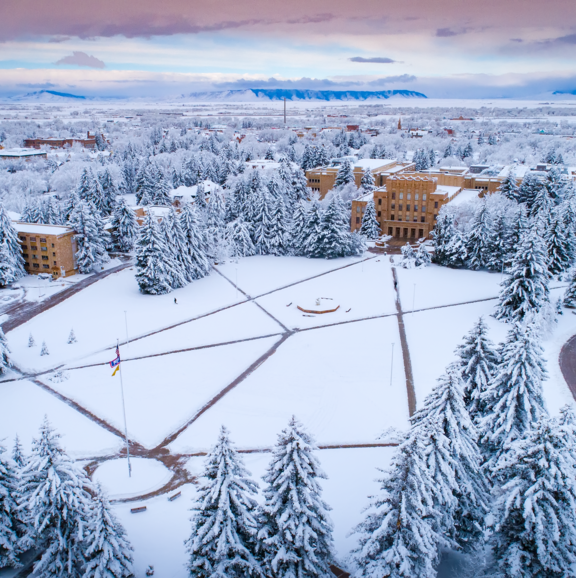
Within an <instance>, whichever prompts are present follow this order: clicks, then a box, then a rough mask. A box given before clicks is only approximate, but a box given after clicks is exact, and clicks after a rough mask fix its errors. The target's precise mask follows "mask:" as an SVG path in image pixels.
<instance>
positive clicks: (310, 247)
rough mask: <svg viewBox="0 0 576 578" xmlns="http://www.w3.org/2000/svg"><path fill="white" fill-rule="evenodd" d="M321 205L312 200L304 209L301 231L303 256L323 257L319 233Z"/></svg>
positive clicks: (320, 228)
mask: <svg viewBox="0 0 576 578" xmlns="http://www.w3.org/2000/svg"><path fill="white" fill-rule="evenodd" d="M322 221H323V219H322V207H321V206H320V203H319V202H318V201H316V200H313V201H312V202H311V203H310V205H309V207H308V210H307V211H306V221H305V225H304V229H303V231H302V237H303V244H302V255H304V256H305V257H309V258H310V257H323V254H322V249H323V248H322V246H321V245H320V235H321V231H322Z"/></svg>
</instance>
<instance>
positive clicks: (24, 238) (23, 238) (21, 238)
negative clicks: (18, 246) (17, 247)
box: [18, 237, 26, 243]
mask: <svg viewBox="0 0 576 578" xmlns="http://www.w3.org/2000/svg"><path fill="white" fill-rule="evenodd" d="M18 238H19V239H20V240H21V241H23V242H24V243H25V242H26V237H18Z"/></svg>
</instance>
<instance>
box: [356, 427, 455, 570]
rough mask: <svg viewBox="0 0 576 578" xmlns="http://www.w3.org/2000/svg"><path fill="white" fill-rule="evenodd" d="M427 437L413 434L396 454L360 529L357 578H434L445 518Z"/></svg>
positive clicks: (358, 531)
mask: <svg viewBox="0 0 576 578" xmlns="http://www.w3.org/2000/svg"><path fill="white" fill-rule="evenodd" d="M422 434H423V431H422V430H419V431H416V432H413V433H412V435H410V436H409V437H408V438H407V439H406V440H405V441H404V442H403V443H402V444H401V445H400V447H398V449H397V450H396V453H395V454H394V457H393V458H392V463H391V464H390V469H389V470H388V471H386V472H384V476H383V478H382V479H381V480H379V481H380V484H381V486H380V494H379V495H377V496H375V497H373V498H372V499H371V504H370V507H369V509H368V510H367V514H366V517H365V518H364V520H363V521H362V522H361V523H360V524H359V525H358V526H357V527H356V528H355V530H354V532H355V533H356V534H357V535H358V542H359V545H358V546H357V548H356V549H355V550H354V551H353V554H352V556H353V560H354V562H355V564H356V566H357V571H356V572H355V576H357V577H358V578H377V577H382V576H386V578H415V577H416V576H418V577H420V576H422V577H424V576H425V577H426V578H435V577H436V574H437V572H436V566H437V564H438V549H439V546H444V545H447V543H448V541H447V540H445V539H444V538H443V537H442V535H441V534H440V533H439V532H438V531H437V529H436V528H437V520H438V519H439V518H440V516H441V513H440V512H438V511H436V510H435V508H434V493H435V492H436V488H435V485H434V480H433V478H432V476H431V471H430V469H429V468H428V465H427V463H426V455H425V453H426V448H425V446H424V443H423V441H422Z"/></svg>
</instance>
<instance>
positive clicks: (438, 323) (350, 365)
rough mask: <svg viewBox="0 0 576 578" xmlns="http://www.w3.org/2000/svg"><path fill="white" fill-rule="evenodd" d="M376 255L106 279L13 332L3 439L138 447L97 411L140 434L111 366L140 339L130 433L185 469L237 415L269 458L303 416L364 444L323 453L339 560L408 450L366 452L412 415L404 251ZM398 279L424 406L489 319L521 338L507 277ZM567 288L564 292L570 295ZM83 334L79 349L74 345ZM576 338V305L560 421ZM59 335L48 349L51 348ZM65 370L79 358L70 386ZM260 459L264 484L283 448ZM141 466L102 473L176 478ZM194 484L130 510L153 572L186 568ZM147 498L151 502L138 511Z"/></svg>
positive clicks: (266, 260)
mask: <svg viewBox="0 0 576 578" xmlns="http://www.w3.org/2000/svg"><path fill="white" fill-rule="evenodd" d="M364 259H366V260H364V261H362V260H361V259H359V258H351V259H342V260H335V261H328V260H312V259H301V258H289V257H285V258H275V257H253V258H248V259H241V260H240V261H239V262H238V263H229V264H226V265H220V266H218V270H219V271H220V272H221V273H222V275H220V274H218V273H216V272H213V273H212V274H211V275H210V276H209V277H207V278H205V279H203V280H201V281H197V282H195V283H192V284H191V285H189V286H187V287H186V288H184V289H181V290H178V291H175V292H174V293H172V294H170V295H166V296H160V297H151V296H144V295H141V294H140V293H138V289H137V285H136V283H135V281H134V271H133V270H129V269H127V270H124V271H122V272H119V273H116V274H112V275H111V276H109V277H107V278H105V279H102V280H101V281H98V282H97V283H95V284H93V285H92V286H90V287H88V288H86V289H85V290H83V291H81V292H80V293H78V294H76V295H75V296H73V297H71V298H70V299H67V300H65V301H64V302H62V303H60V304H59V305H56V306H55V307H53V308H52V309H50V310H48V311H47V312H45V313H42V314H40V315H38V316H37V317H35V318H33V319H32V320H31V321H29V322H27V323H25V324H24V325H22V326H20V327H18V328H17V329H15V330H13V331H11V332H9V333H8V341H9V346H10V348H11V350H12V353H13V359H14V362H15V364H16V365H17V367H18V369H19V370H20V371H22V372H24V374H25V375H24V378H21V379H20V374H18V373H12V374H10V376H9V377H10V378H11V379H16V380H15V381H4V382H2V383H0V394H1V398H2V404H0V438H1V439H4V441H3V442H2V443H3V444H4V445H7V446H8V447H10V446H11V444H12V440H13V438H14V435H15V434H16V433H18V435H19V436H20V438H21V440H22V442H23V445H24V448H25V449H26V450H28V449H29V447H30V441H31V439H32V437H33V436H35V435H36V432H37V430H38V427H39V425H40V423H41V421H42V419H43V416H44V415H45V414H46V415H48V417H49V419H50V420H51V421H52V422H53V424H54V426H55V427H56V428H57V429H58V430H59V431H60V433H62V443H63V445H64V446H65V447H66V448H67V450H68V451H69V452H70V453H71V454H72V455H73V456H74V457H75V458H78V459H86V458H89V457H96V456H103V455H109V456H118V452H119V450H120V448H121V447H122V439H121V438H120V437H118V436H116V435H114V434H113V433H111V432H110V431H108V430H106V429H105V428H104V427H102V426H101V425H100V424H99V423H97V422H96V421H94V419H91V418H90V414H92V415H93V416H95V417H97V418H98V419H100V420H103V421H104V422H106V423H108V424H109V425H110V426H112V428H114V429H116V430H119V431H123V417H122V404H121V394H120V379H119V375H117V376H116V377H112V370H111V369H110V367H109V365H108V363H107V362H109V361H110V360H111V359H112V358H113V357H114V353H113V348H114V346H115V342H116V339H117V338H119V339H120V340H121V342H123V341H125V340H126V335H127V334H128V338H129V340H130V344H129V345H128V346H126V345H121V353H122V357H123V359H125V360H126V361H124V363H123V364H122V369H123V372H122V378H123V383H124V390H125V399H126V412H127V421H128V435H129V437H130V438H131V439H132V440H133V441H134V442H137V443H140V444H141V445H142V446H143V447H144V449H143V453H145V452H146V448H147V449H151V448H157V449H158V447H160V448H161V449H162V451H163V452H167V451H170V452H171V453H172V454H174V455H181V454H184V455H182V457H181V460H186V459H188V456H190V455H191V454H196V457H189V459H188V462H187V466H186V467H187V469H188V470H189V471H190V472H191V473H193V474H194V475H198V474H199V473H200V472H201V468H202V461H203V458H202V457H201V456H198V455H197V454H199V453H201V452H204V451H206V450H207V449H209V448H210V446H211V445H212V444H213V443H214V442H215V440H216V436H217V432H218V429H219V428H220V426H221V425H223V424H224V425H226V427H227V428H228V429H229V430H230V432H231V437H232V439H233V440H234V442H235V443H236V445H237V446H238V447H239V448H240V449H244V450H255V449H261V450H262V449H264V450H266V449H268V448H270V447H271V446H272V445H273V444H274V443H275V440H276V435H277V434H278V433H279V432H280V430H281V429H283V428H284V427H285V425H286V424H287V422H288V420H289V419H290V417H291V416H292V415H296V417H297V418H298V419H299V420H300V421H301V422H302V423H303V424H304V425H305V427H306V428H307V429H308V430H309V431H310V432H311V433H312V434H313V435H314V437H315V439H316V441H317V443H318V444H319V445H320V446H324V447H325V446H330V448H334V446H356V447H340V448H338V449H337V448H334V449H328V448H326V449H321V450H319V457H320V460H321V462H322V464H323V467H324V469H325V470H326V472H327V474H328V476H329V479H328V480H326V481H324V482H323V486H324V488H325V496H324V497H325V499H326V501H327V502H328V503H329V504H330V505H331V506H332V507H333V511H332V518H333V521H334V523H335V541H336V547H337V552H338V555H339V556H340V557H341V558H345V557H346V555H347V553H348V552H349V550H350V548H351V547H352V546H353V544H354V538H353V537H350V536H348V533H349V532H350V530H351V529H352V528H353V527H354V525H355V524H357V523H358V521H359V520H360V519H361V511H362V508H363V507H364V506H365V505H366V497H367V496H368V495H369V494H372V493H374V492H375V491H376V490H377V483H376V482H375V481H374V480H375V479H376V478H377V477H378V476H379V472H378V471H377V468H378V467H380V468H382V467H386V465H387V464H388V463H389V460H390V458H391V455H392V453H393V451H394V449H393V448H390V447H357V446H366V445H373V444H384V443H386V442H389V441H395V437H394V435H393V434H394V432H393V431H387V430H389V428H394V429H396V430H404V429H405V428H406V427H407V425H408V417H409V415H408V402H407V389H406V387H407V386H406V378H405V372H404V359H403V351H402V346H401V341H400V334H399V325H398V317H397V312H396V292H395V290H394V282H393V277H392V267H391V263H390V258H389V257H387V256H374V255H372V254H369V253H367V254H366V255H365V257H364ZM396 259H398V257H396ZM397 276H398V292H399V296H400V300H401V303H402V308H403V310H404V312H405V314H404V316H403V319H404V324H405V329H406V336H407V341H408V348H409V353H410V359H411V365H412V371H413V376H414V382H415V392H416V400H417V403H421V402H422V400H423V399H424V397H425V396H426V395H427V394H428V393H429V392H430V390H431V388H432V387H433V386H434V384H435V382H436V379H437V378H438V377H439V376H440V375H441V374H442V372H443V371H444V369H445V367H446V365H447V364H448V363H450V362H451V361H453V359H454V353H453V352H454V349H455V347H456V346H457V345H458V343H460V341H461V339H462V337H463V336H464V334H465V333H467V332H468V331H469V329H470V328H471V326H472V325H473V323H474V322H475V321H476V320H477V319H478V317H480V316H481V315H483V316H484V317H485V319H486V321H487V323H488V326H489V328H490V332H491V337H492V339H493V340H494V341H495V342H501V341H502V340H503V339H504V338H505V336H506V333H507V330H508V326H507V325H505V324H503V323H501V322H498V321H496V320H495V319H494V318H492V317H491V314H492V313H493V311H494V306H495V304H496V299H495V298H496V297H497V295H498V292H499V283H500V281H501V278H502V276H501V275H500V274H498V273H487V272H474V271H466V270H452V269H446V268H441V267H436V266H431V267H428V268H426V269H417V270H416V269H414V270H403V269H397ZM234 284H237V285H238V287H239V289H236V287H235V286H234ZM562 290H563V289H561V288H558V289H555V290H554V291H553V294H554V297H555V298H556V297H557V296H559V295H560V294H561V292H562ZM243 292H244V293H245V294H246V295H248V297H247V296H246V295H245V294H244V293H243ZM0 297H1V295H0ZM174 298H176V299H177V301H178V303H177V304H175V303H174ZM319 298H320V299H321V301H320V303H321V306H320V307H319V308H333V306H332V305H331V304H333V305H334V306H336V305H339V306H340V308H339V309H338V310H337V311H336V312H334V313H326V314H322V315H313V316H307V314H305V313H303V312H301V311H300V310H298V309H297V305H300V306H302V307H303V308H306V307H310V308H314V307H315V306H316V305H315V304H316V300H317V299H319ZM413 308H414V310H415V311H414V312H412V309H413ZM124 312H126V316H125V314H124ZM126 322H127V325H128V327H126ZM71 328H74V331H75V334H76V337H77V339H78V342H77V343H76V344H72V345H69V344H67V338H68V334H69V332H70V329H71ZM31 333H32V334H33V335H34V338H35V340H36V344H37V345H36V347H33V348H29V347H28V336H29V335H30V334H31ZM574 333H576V316H574V315H572V314H571V313H570V312H568V311H565V314H564V315H563V316H562V317H560V320H559V323H558V325H557V327H556V328H555V330H554V332H553V334H552V335H551V336H550V337H548V338H547V340H546V341H545V344H544V345H545V350H546V356H547V359H548V370H549V374H550V377H549V379H548V381H547V382H546V383H545V394H546V401H547V404H548V407H549V409H550V411H551V413H553V414H554V413H556V412H557V411H558V409H559V408H560V407H561V406H562V405H564V404H565V403H574V401H573V399H572V396H571V394H570V392H569V390H568V388H567V386H566V384H565V382H564V380H563V378H562V374H561V372H560V368H559V366H558V361H557V360H558V354H559V351H560V349H561V347H562V345H563V344H564V343H565V342H566V340H567V339H568V338H569V337H571V336H572V335H573V334H574ZM42 341H46V344H47V346H48V348H49V351H50V355H48V356H40V345H41V343H42ZM278 344H279V345H278ZM258 360H260V361H261V363H260V364H259V365H258V364H257V361H258ZM58 366H64V373H63V377H64V379H61V380H59V379H54V370H55V368H57V367H58ZM37 373H41V375H36V374H37ZM32 379H36V380H38V381H40V382H41V383H44V384H46V385H47V386H48V387H49V388H51V389H53V390H55V391H56V392H58V393H59V394H61V395H62V396H63V397H64V400H63V399H60V398H59V397H56V396H55V395H53V394H51V393H50V391H47V390H45V389H43V388H42V387H41V386H40V385H39V384H37V383H34V382H33V381H32ZM229 386H233V387H230V388H229V389H226V388H228V387H229ZM221 394H223V395H221ZM66 399H69V400H72V401H73V402H75V403H76V404H78V405H79V406H81V407H82V408H84V409H85V410H86V412H87V413H86V415H83V414H81V413H80V412H79V411H77V409H76V408H75V407H74V405H73V404H72V405H70V404H67V403H66V402H65V400H66ZM207 405H208V406H209V407H208V408H207V409H206V410H205V411H204V412H203V413H201V415H199V416H198V415H197V414H198V412H199V410H201V409H202V408H203V407H205V406H207ZM195 416H196V417H197V419H193V418H194V417H195ZM191 420H192V422H191V423H190V421H191ZM187 424H189V425H187ZM244 456H245V459H246V463H247V466H248V468H249V469H250V470H251V471H252V473H253V474H254V477H255V478H257V479H259V478H260V477H261V476H262V475H263V473H264V470H265V468H266V465H267V463H268V461H269V458H270V453H269V452H267V451H259V452H257V453H248V454H244ZM133 466H134V468H135V473H136V474H137V475H136V476H135V478H134V480H132V481H130V480H128V479H127V477H126V464H125V460H118V459H115V460H111V461H108V462H103V464H102V465H100V466H99V467H98V468H97V470H96V473H95V479H97V480H98V481H100V482H101V483H102V485H103V486H104V487H106V488H107V489H108V491H109V492H110V494H111V495H112V496H113V497H115V498H121V497H126V496H128V495H130V496H138V495H142V494H144V493H146V492H147V491H151V490H154V489H157V488H158V487H160V486H162V485H164V484H165V483H166V481H167V480H168V479H169V478H170V475H169V474H170V472H169V471H168V470H166V469H165V468H164V466H163V465H162V464H160V462H155V461H152V460H145V459H142V458H138V459H135V460H134V462H133ZM181 490H182V496H181V497H180V498H179V499H177V500H175V501H174V502H169V501H168V500H167V496H166V495H160V496H158V497H155V498H153V499H150V500H147V501H145V502H142V501H140V502H139V501H136V502H131V503H117V504H116V505H115V506H114V508H115V510H116V512H117V514H118V515H119V517H120V518H121V520H122V522H123V523H124V525H125V527H126V529H127V531H128V535H129V538H130V540H131V542H132V543H133V545H134V547H135V550H136V575H138V576H140V575H143V572H144V570H145V568H146V567H147V565H149V564H152V565H154V566H155V569H156V575H158V576H167V577H179V578H180V577H181V578H184V576H185V575H186V573H185V570H184V567H183V564H184V562H185V549H184V544H183V541H184V539H185V538H187V537H188V532H189V522H188V519H189V517H190V512H189V509H190V506H191V503H192V500H193V499H194V495H195V489H194V486H193V485H190V484H188V485H185V486H183V487H182V488H181ZM138 505H146V506H147V511H146V512H144V513H140V514H131V513H130V508H133V507H136V506H138Z"/></svg>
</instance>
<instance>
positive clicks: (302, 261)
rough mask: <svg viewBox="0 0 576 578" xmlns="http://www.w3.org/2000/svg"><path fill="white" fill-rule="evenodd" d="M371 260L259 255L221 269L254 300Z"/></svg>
mask: <svg viewBox="0 0 576 578" xmlns="http://www.w3.org/2000/svg"><path fill="white" fill-rule="evenodd" d="M367 257H371V255H369V254H366V255H365V256H364V257H346V258H343V259H307V258H306V257H272V256H269V255H257V256H255V257H247V258H244V259H239V260H238V263H227V264H226V265H218V270H219V271H222V273H223V274H224V275H226V277H228V279H230V280H231V281H232V282H233V283H235V284H237V285H238V287H240V289H242V290H243V291H245V292H246V293H248V295H250V296H251V297H256V296H258V295H262V294H263V293H267V292H268V291H273V290H275V289H279V288H281V287H285V286H286V285H290V284H291V283H297V282H299V281H302V280H304V279H308V278H309V277H314V276H315V275H320V274H322V273H326V272H327V271H333V270H334V269H339V268H341V267H344V266H346V265H350V264H353V263H358V262H360V261H361V260H362V259H365V258H367Z"/></svg>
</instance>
